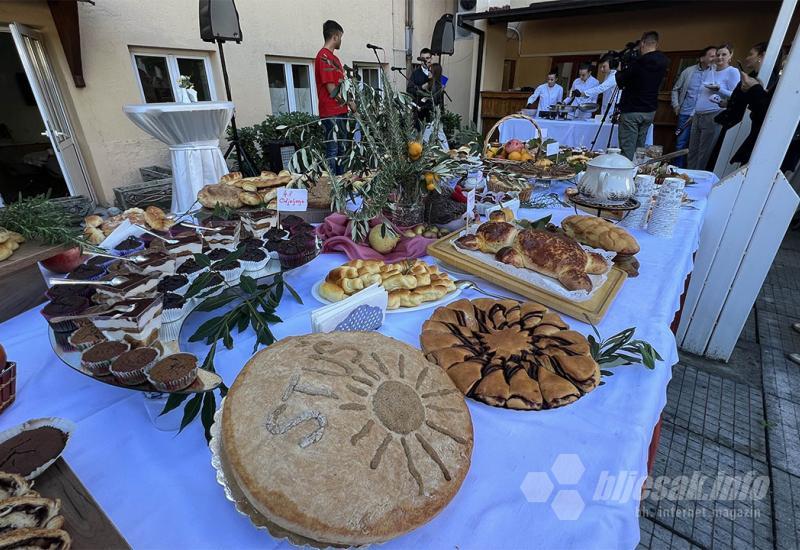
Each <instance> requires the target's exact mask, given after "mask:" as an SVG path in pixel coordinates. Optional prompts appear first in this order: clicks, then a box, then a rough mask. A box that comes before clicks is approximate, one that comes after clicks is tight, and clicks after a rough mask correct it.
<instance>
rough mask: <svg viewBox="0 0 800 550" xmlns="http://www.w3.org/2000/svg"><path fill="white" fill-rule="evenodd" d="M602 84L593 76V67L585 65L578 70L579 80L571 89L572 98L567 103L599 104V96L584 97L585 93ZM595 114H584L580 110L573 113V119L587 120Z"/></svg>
mask: <svg viewBox="0 0 800 550" xmlns="http://www.w3.org/2000/svg"><path fill="white" fill-rule="evenodd" d="M598 84H600V81H598V80H597V79H596V78H595V77H593V76H592V66H591V65H589V64H588V63H583V64H582V65H581V67H580V69H579V70H578V78H576V79H575V82H573V83H572V87H571V88H570V98H569V99H567V101H566V102H567V103H569V104H570V105H575V106H577V105H583V104H584V103H597V94H592V95H588V94H587V95H586V96H584V95H583V92H584V91H586V90H589V89H591V88H594V87H595V86H597V85H598ZM593 115H594V114H593V113H591V112H583V111H580V110H578V109H576V110H575V111H573V113H572V118H574V119H577V120H586V119H589V118H591V117H592V116H593Z"/></svg>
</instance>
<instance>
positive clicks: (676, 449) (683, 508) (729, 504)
mask: <svg viewBox="0 0 800 550" xmlns="http://www.w3.org/2000/svg"><path fill="white" fill-rule="evenodd" d="M691 446H696V447H699V448H700V459H699V460H693V459H690V458H689V457H688V454H687V450H688V449H689V448H690V447H691ZM659 458H660V460H659ZM720 474H722V475H725V476H733V475H736V476H737V479H739V480H743V479H746V478H745V476H746V475H748V474H749V476H750V479H753V478H754V477H756V476H767V475H768V467H767V465H766V464H765V463H763V462H761V461H760V460H755V459H754V458H753V457H751V456H748V454H745V453H742V452H739V451H736V450H734V449H731V448H729V447H726V446H725V445H721V444H720V443H718V442H716V441H712V440H710V439H708V438H706V437H703V436H702V435H700V434H697V433H693V432H691V431H689V430H687V429H685V428H682V427H678V426H673V425H671V424H669V423H667V422H665V423H664V424H662V428H661V440H660V443H659V449H658V457H657V460H656V462H655V464H654V466H653V471H652V472H651V477H652V479H653V480H658V478H659V476H668V477H669V478H670V481H669V482H668V484H667V485H666V487H667V488H668V489H670V488H672V487H674V485H672V484H673V483H674V482H673V481H672V480H675V479H676V478H678V476H685V477H686V482H687V483H688V485H689V486H690V487H693V486H700V487H701V490H702V492H703V495H702V496H703V497H704V499H692V498H683V499H682V500H680V499H676V498H675V497H676V495H674V494H673V495H669V494H666V495H665V494H663V492H662V493H661V494H657V493H656V492H655V489H652V490H651V492H650V493H649V494H648V495H647V498H645V499H644V500H643V501H642V505H641V509H642V516H643V519H645V518H646V519H649V520H650V521H651V522H653V523H654V524H655V527H654V528H653V532H652V539H651V540H653V539H658V540H659V542H662V541H664V539H665V535H664V534H663V533H662V532H660V531H659V530H658V527H662V528H663V529H665V530H667V531H670V532H672V533H675V534H677V535H679V536H680V537H681V538H683V539H685V540H686V541H687V542H688V543H690V544H694V545H699V546H701V547H704V548H732V547H733V548H735V547H742V548H743V547H744V546H747V547H748V548H750V549H752V548H753V546H757V545H759V544H760V545H762V546H766V547H772V539H773V536H772V529H771V528H769V529H764V528H761V527H759V526H760V525H765V524H766V525H767V526H771V522H772V509H771V500H770V498H769V495H768V494H767V495H766V496H765V497H764V498H762V499H758V500H752V499H736V500H731V499H723V498H721V497H722V496H724V495H720V494H718V495H717V498H711V497H712V496H714V495H712V494H711V492H712V491H713V488H714V486H715V483H717V484H718V483H719V481H718V480H719V479H720V478H719V476H720ZM693 475H694V476H705V481H704V482H702V485H700V482H699V481H697V480H698V479H699V477H696V478H694V479H693V478H692V476H693ZM729 487H730V486H729ZM684 496H685V495H684ZM645 538H646V537H645V536H644V535H643V541H644V540H645ZM670 542H671V541H670ZM680 544H682V542H681V543H680ZM654 547H655V546H654V545H652V544H651V546H650V548H654ZM672 547H675V545H674V544H673V546H672Z"/></svg>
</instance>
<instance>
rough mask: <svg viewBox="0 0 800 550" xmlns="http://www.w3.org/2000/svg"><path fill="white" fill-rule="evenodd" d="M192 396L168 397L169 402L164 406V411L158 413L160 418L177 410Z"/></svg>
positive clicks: (175, 395) (171, 395) (173, 394)
mask: <svg viewBox="0 0 800 550" xmlns="http://www.w3.org/2000/svg"><path fill="white" fill-rule="evenodd" d="M190 395H191V394H189V393H171V394H169V397H167V402H166V403H165V404H164V409H163V410H162V411H161V412H160V413H158V416H164V415H165V414H167V413H168V412H170V411H172V410H175V409H177V408H178V406H180V404H181V403H183V402H184V401H186V400H187V399H188V398H189V396H190Z"/></svg>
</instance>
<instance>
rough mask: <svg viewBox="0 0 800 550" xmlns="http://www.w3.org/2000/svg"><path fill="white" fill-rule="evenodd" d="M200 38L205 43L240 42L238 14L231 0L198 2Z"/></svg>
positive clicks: (203, 0)
mask: <svg viewBox="0 0 800 550" xmlns="http://www.w3.org/2000/svg"><path fill="white" fill-rule="evenodd" d="M200 38H202V39H203V41H205V42H216V41H217V40H222V41H225V40H233V41H235V42H241V41H242V28H241V27H240V26H239V12H238V11H236V5H235V4H234V3H233V0H200Z"/></svg>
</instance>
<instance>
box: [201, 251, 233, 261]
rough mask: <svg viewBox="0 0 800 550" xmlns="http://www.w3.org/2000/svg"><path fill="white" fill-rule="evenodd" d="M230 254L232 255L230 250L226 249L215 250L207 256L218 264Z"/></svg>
mask: <svg viewBox="0 0 800 550" xmlns="http://www.w3.org/2000/svg"><path fill="white" fill-rule="evenodd" d="M230 254H231V252H230V250H226V249H224V248H215V249H214V250H211V251H210V252H209V253H208V254H206V256H208V258H209V259H210V260H211V261H212V262H218V261H220V260H224V259H225V258H227V257H228V256H229V255H230Z"/></svg>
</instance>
